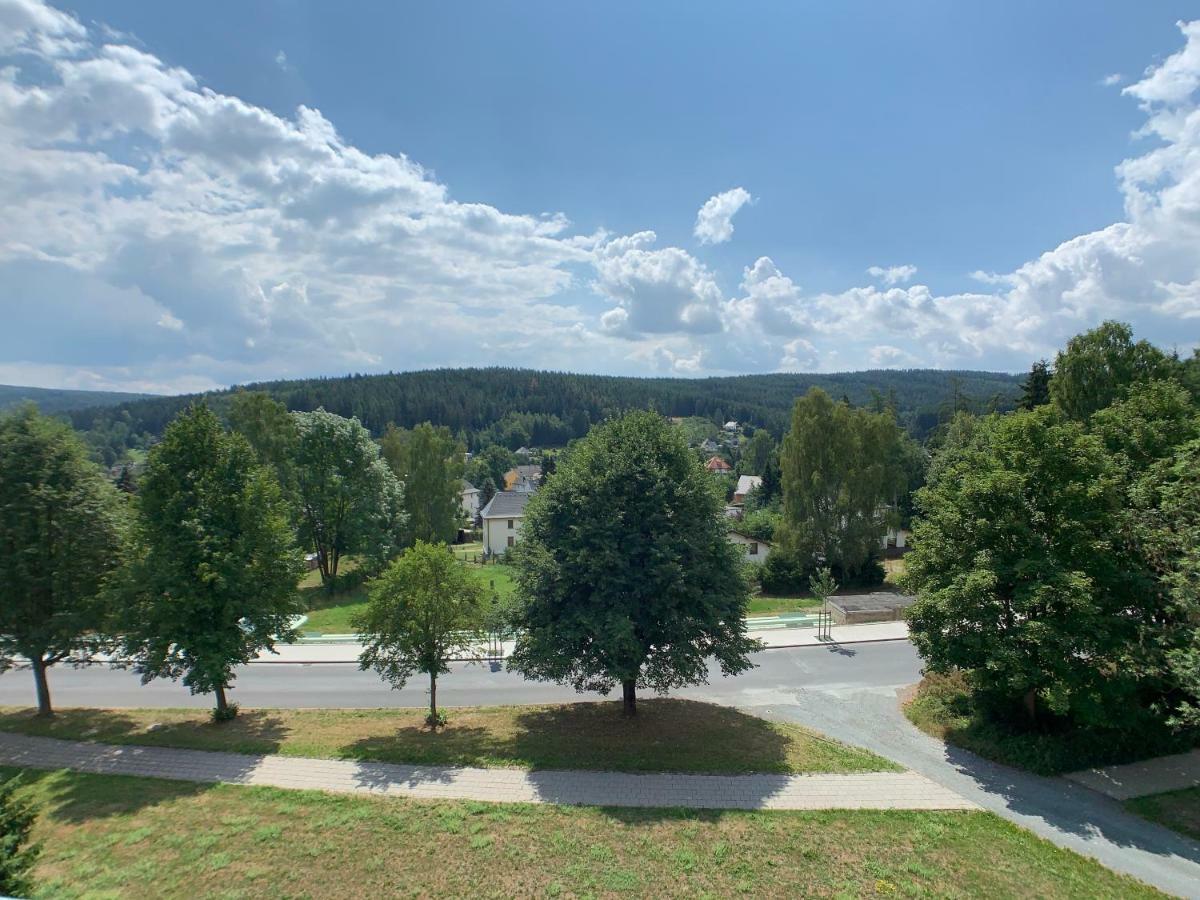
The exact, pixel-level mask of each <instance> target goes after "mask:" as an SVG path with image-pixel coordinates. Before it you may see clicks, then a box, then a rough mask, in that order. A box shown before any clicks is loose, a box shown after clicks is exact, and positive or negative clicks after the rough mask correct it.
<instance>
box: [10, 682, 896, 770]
mask: <svg viewBox="0 0 1200 900" xmlns="http://www.w3.org/2000/svg"><path fill="white" fill-rule="evenodd" d="M446 711H447V712H448V714H449V717H450V722H449V725H448V726H446V727H445V728H443V729H440V730H439V731H437V732H431V731H430V730H429V729H428V728H426V727H425V725H424V720H425V714H426V712H427V711H426V710H424V709H395V710H392V709H369V710H334V709H330V710H320V709H312V710H288V709H258V710H243V711H242V713H241V715H239V716H238V717H237V718H236V719H235V720H233V721H232V722H224V723H213V722H211V721H210V719H209V716H208V712H207V711H205V710H161V709H133V710H91V709H66V710H60V711H59V713H58V714H57V715H56V716H55V717H54V718H53V719H50V720H45V719H39V718H37V717H35V716H33V715H32V710H20V711H14V710H11V709H5V710H0V731H19V732H21V733H23V734H34V735H41V736H45V737H57V738H67V739H75V740H78V739H84V738H86V739H87V740H94V741H101V742H107V743H114V744H141V745H150V746H158V747H187V748H191V749H196V750H227V751H231V752H234V753H279V754H283V755H285V756H308V757H320V758H331V759H362V760H377V761H383V762H395V763H414V764H420V765H456V766H493V767H495V766H500V767H507V766H518V767H523V768H532V769H610V770H618V771H626V772H653V771H674V772H789V773H790V772H879V771H897V770H898V767H897V766H896V765H895V764H894V763H891V762H889V761H888V760H885V759H883V758H881V757H879V756H876V755H875V754H873V753H870V752H868V751H866V750H860V749H858V748H856V747H849V746H847V745H845V744H841V743H838V742H837V741H833V740H830V739H828V738H826V737H824V736H822V735H818V734H815V733H813V732H810V731H807V730H805V729H803V728H799V727H797V726H794V725H785V724H780V723H775V722H768V721H767V720H765V719H761V718H759V717H757V716H751V715H748V714H747V713H744V712H741V711H740V710H736V709H731V708H729V707H724V706H716V705H713V704H709V703H698V702H695V701H692V700H674V699H661V700H660V699H651V700H645V701H642V702H641V703H639V713H638V716H637V717H636V718H634V719H632V720H630V719H627V718H625V717H624V716H622V715H621V704H620V703H617V702H609V703H566V704H560V705H555V706H491V707H477V708H471V707H465V708H459V709H453V708H450V709H447V710H446ZM152 724H158V725H159V726H165V727H160V728H158V729H156V730H154V731H148V730H147V729H148V727H149V726H150V725H152Z"/></svg>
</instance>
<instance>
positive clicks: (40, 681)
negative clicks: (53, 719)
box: [31, 653, 54, 716]
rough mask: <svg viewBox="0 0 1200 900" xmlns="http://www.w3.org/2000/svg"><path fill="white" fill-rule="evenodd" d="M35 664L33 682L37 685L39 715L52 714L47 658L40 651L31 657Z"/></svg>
mask: <svg viewBox="0 0 1200 900" xmlns="http://www.w3.org/2000/svg"><path fill="white" fill-rule="evenodd" d="M31 662H32V664H33V682H34V684H36V685H37V701H38V715H39V716H52V715H54V708H53V707H52V706H51V705H50V683H49V682H48V681H47V680H46V660H45V658H44V657H43V656H42V655H41V654H40V653H39V654H37V655H36V656H34V657H33V658H32V659H31Z"/></svg>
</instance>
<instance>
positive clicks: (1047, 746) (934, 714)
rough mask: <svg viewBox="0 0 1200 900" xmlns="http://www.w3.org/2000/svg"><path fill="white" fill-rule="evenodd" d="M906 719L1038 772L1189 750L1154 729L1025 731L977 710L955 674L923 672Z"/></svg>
mask: <svg viewBox="0 0 1200 900" xmlns="http://www.w3.org/2000/svg"><path fill="white" fill-rule="evenodd" d="M904 713H905V715H906V716H908V718H909V720H910V721H911V722H912V723H913V724H914V725H916V726H917V727H918V728H920V729H921V730H922V731H924V732H925V733H926V734H929V735H931V736H933V737H936V738H939V739H941V740H944V741H946V742H947V743H951V744H955V745H957V746H959V747H962V748H963V749H964V750H970V751H971V752H972V753H977V754H978V755H980V756H982V757H985V758H986V759H991V760H995V761H996V762H1000V763H1004V764H1005V765H1010V766H1016V767H1017V768H1020V769H1028V770H1029V771H1031V772H1036V773H1037V774H1039V775H1061V774H1063V773H1064V772H1071V771H1074V770H1076V769H1088V768H1092V767H1094V766H1107V765H1113V764H1117V763H1127V762H1135V761H1137V760H1139V759H1147V758H1149V757H1153V756H1163V755H1166V754H1169V753H1179V752H1181V751H1184V750H1187V749H1190V747H1192V746H1193V745H1194V744H1193V738H1189V737H1188V736H1185V735H1173V734H1171V733H1170V732H1168V731H1167V730H1166V729H1165V727H1164V728H1163V729H1161V730H1160V731H1158V732H1153V731H1151V730H1148V729H1140V730H1139V731H1137V732H1136V733H1129V732H1116V731H1113V730H1107V731H1103V730H1099V729H1093V730H1084V729H1075V730H1071V731H1047V732H1031V731H1025V730H1018V729H1016V728H1014V727H1013V726H1012V725H1008V724H1005V723H1001V722H997V721H994V720H992V719H990V718H988V717H987V716H985V715H984V714H983V712H982V711H981V710H980V709H979V708H978V706H977V705H976V703H975V700H974V698H973V697H972V695H971V692H970V689H969V687H968V685H967V683H966V681H965V679H964V678H962V677H961V676H960V675H928V676H926V677H925V679H924V680H922V682H921V684H920V685H919V686H918V689H917V692H916V694H915V696H914V697H913V699H911V700H910V701H909V702H908V703H906V704H905V705H904Z"/></svg>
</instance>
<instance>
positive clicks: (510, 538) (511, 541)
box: [508, 534, 513, 547]
mask: <svg viewBox="0 0 1200 900" xmlns="http://www.w3.org/2000/svg"><path fill="white" fill-rule="evenodd" d="M512 545H513V536H512V535H511V534H510V535H509V536H508V546H510V547H511V546H512Z"/></svg>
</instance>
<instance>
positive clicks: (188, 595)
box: [123, 406, 302, 718]
mask: <svg viewBox="0 0 1200 900" xmlns="http://www.w3.org/2000/svg"><path fill="white" fill-rule="evenodd" d="M137 507H138V517H137V527H136V530H135V534H136V541H135V550H134V552H133V554H132V559H131V560H130V567H129V570H128V574H127V583H126V585H125V596H126V600H127V605H126V608H125V610H124V616H123V625H124V630H125V648H126V651H127V653H128V654H129V655H130V656H131V657H133V658H134V659H135V660H136V669H137V671H139V672H140V673H141V674H142V676H143V679H144V680H149V679H151V678H157V677H166V678H182V679H183V683H184V684H185V685H187V687H188V688H189V689H190V690H191V691H192V692H193V693H210V692H215V693H216V699H217V709H216V715H217V716H218V717H219V718H224V717H227V716H228V715H231V714H232V713H233V712H235V711H236V708H235V707H234V708H231V707H230V706H229V705H228V703H227V701H226V696H225V691H226V689H227V688H228V687H229V686H230V685H231V684H232V682H233V678H234V675H233V669H234V667H235V666H238V665H244V664H245V663H248V662H249V661H250V660H251V659H253V658H254V657H255V656H256V655H257V654H258V653H260V652H261V651H263V650H270V649H271V648H273V647H274V645H275V642H276V640H288V639H290V636H291V635H292V626H291V619H292V617H293V616H295V615H296V614H298V613H299V612H300V611H301V608H300V601H299V599H298V597H297V593H296V584H297V581H298V580H299V577H300V572H301V571H302V561H301V558H300V552H299V550H298V549H297V547H296V544H295V538H294V536H293V533H292V529H291V525H290V523H289V519H288V509H287V506H286V504H285V503H284V500H283V497H282V495H281V493H280V489H279V484H278V482H277V481H276V479H275V475H274V473H273V472H272V471H271V470H270V469H269V468H268V467H266V466H264V465H262V464H261V463H260V462H259V461H258V459H257V457H256V456H255V454H254V451H253V450H252V449H251V448H250V444H249V443H248V442H247V440H246V439H245V438H244V437H242V436H241V435H240V434H231V433H229V432H226V431H225V430H224V429H223V428H222V427H221V423H220V421H219V420H218V419H217V417H216V416H215V415H214V414H213V413H212V411H210V410H209V409H208V408H206V407H203V406H196V407H193V408H192V409H190V410H189V411H187V412H186V413H184V414H183V415H181V416H179V418H177V419H176V420H175V421H174V422H172V423H171V425H169V426H168V427H167V430H166V433H165V434H164V435H163V440H162V442H161V443H160V444H158V445H157V446H155V447H154V448H153V449H152V450H151V451H150V457H149V461H148V463H147V466H146V473H145V476H144V478H143V480H142V485H141V491H140V493H139V494H138V498H137Z"/></svg>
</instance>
